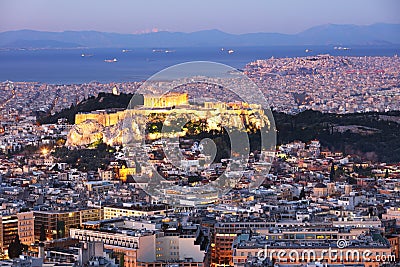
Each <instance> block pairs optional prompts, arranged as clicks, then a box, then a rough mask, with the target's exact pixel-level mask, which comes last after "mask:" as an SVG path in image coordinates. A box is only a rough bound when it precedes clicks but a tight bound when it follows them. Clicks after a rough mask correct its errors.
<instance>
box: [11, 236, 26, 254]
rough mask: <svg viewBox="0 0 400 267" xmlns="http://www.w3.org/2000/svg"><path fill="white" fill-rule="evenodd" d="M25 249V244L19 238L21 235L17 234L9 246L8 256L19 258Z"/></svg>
mask: <svg viewBox="0 0 400 267" xmlns="http://www.w3.org/2000/svg"><path fill="white" fill-rule="evenodd" d="M23 250H24V245H23V244H22V243H21V240H19V235H18V234H17V235H16V236H15V239H14V240H13V241H12V242H11V243H10V245H9V246H8V257H9V258H10V259H15V258H18V257H19V255H21V254H22V251H23Z"/></svg>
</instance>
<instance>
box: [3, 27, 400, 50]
mask: <svg viewBox="0 0 400 267" xmlns="http://www.w3.org/2000/svg"><path fill="white" fill-rule="evenodd" d="M280 45H285V46H291V45H336V46H351V45H400V24H384V23H379V24H373V25H368V26H358V25H336V24H327V25H321V26H316V27H312V28H310V29H308V30H305V31H303V32H300V33H297V34H281V33H247V34H229V33H225V32H222V31H219V30H206V31H197V32H192V33H183V32H166V31H164V32H154V33H146V34H120V33H105V32H97V31H64V32H44V31H33V30H19V31H8V32H1V33H0V47H1V48H77V47H90V48H102V47H104V48H106V47H121V48H122V47H123V48H136V47H149V48H160V47H190V46H197V47H198V46H218V47H238V46H280Z"/></svg>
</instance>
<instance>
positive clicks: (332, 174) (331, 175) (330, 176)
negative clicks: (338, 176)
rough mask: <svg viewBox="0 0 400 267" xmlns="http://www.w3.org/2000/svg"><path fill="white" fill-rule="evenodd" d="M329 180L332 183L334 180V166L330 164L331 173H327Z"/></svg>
mask: <svg viewBox="0 0 400 267" xmlns="http://www.w3.org/2000/svg"><path fill="white" fill-rule="evenodd" d="M329 180H330V181H331V182H333V181H334V180H335V165H334V164H333V162H332V164H331V172H330V173H329Z"/></svg>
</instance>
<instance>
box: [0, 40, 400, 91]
mask: <svg viewBox="0 0 400 267" xmlns="http://www.w3.org/2000/svg"><path fill="white" fill-rule="evenodd" d="M166 49H168V50H174V52H173V53H163V52H153V51H152V49H149V48H147V49H144V48H143V49H132V51H129V52H125V53H123V52H122V49H111V48H110V49H72V50H35V51H32V50H18V51H0V81H6V80H11V81H38V82H45V83H54V84H71V83H87V82H91V81H99V82H123V81H141V80H145V79H147V78H149V77H150V76H151V75H153V74H155V73H157V72H158V71H160V70H162V69H164V68H166V67H169V66H172V65H175V64H178V63H183V62H188V61H195V60H204V61H215V62H220V63H223V64H227V65H230V66H232V67H235V68H238V69H241V68H243V67H244V66H245V65H246V64H247V63H248V62H251V61H254V60H257V59H267V58H270V57H272V56H273V57H297V56H309V55H318V54H331V55H341V56H343V55H348V56H393V55H395V54H400V47H352V48H351V50H334V49H333V47H331V46H329V47H299V46H297V47H237V48H232V47H229V49H233V50H234V53H231V54H228V52H227V49H225V51H221V48H220V47H207V48H166ZM305 49H311V50H312V51H311V52H309V53H306V52H305ZM82 53H85V54H90V55H92V56H90V57H82V56H81V54H82ZM113 58H116V59H117V60H118V62H115V63H106V62H104V60H105V59H113Z"/></svg>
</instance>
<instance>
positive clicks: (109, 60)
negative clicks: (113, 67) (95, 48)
mask: <svg viewBox="0 0 400 267" xmlns="http://www.w3.org/2000/svg"><path fill="white" fill-rule="evenodd" d="M117 61H118V60H117V59H116V58H113V59H105V60H104V62H107V63H114V62H117Z"/></svg>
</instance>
